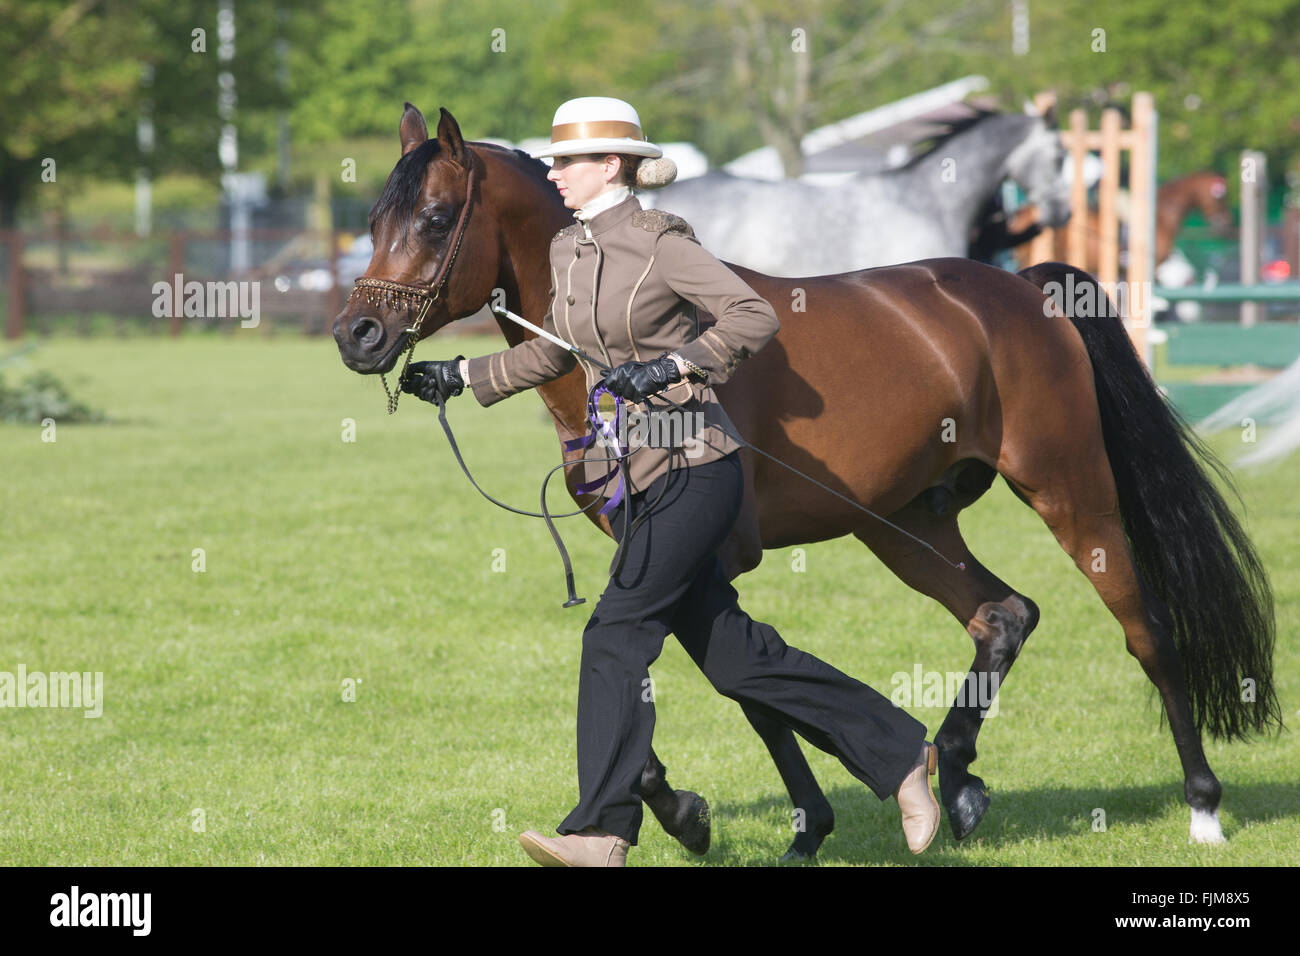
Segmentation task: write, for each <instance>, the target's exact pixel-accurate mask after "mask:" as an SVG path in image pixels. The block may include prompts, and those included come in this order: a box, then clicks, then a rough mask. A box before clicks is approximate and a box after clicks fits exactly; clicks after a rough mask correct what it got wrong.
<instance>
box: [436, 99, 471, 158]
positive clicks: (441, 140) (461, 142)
mask: <svg viewBox="0 0 1300 956" xmlns="http://www.w3.org/2000/svg"><path fill="white" fill-rule="evenodd" d="M438 109H439V112H440V113H441V114H442V116H441V118H439V120H438V150H439V152H441V153H442V155H443V156H444V157H445V158H447V159H450V160H451V161H452V162H453V163H455V164H456V165H457V166H461V167H467V166H468V165H469V160H468V159H467V158H466V155H465V154H466V153H467V152H468V150H466V149H465V139H464V137H462V136H461V135H460V124H459V123H457V122H456V117H454V116H452V115H451V114H450V113H448V112H447V110H446V109H444V108H442V107H439V108H438Z"/></svg>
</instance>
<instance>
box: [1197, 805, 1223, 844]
mask: <svg viewBox="0 0 1300 956" xmlns="http://www.w3.org/2000/svg"><path fill="white" fill-rule="evenodd" d="M1187 842H1188V843H1213V844H1220V845H1221V844H1223V843H1226V842H1227V841H1226V840H1224V839H1223V829H1222V828H1221V827H1220V826H1219V811H1218V810H1215V811H1213V812H1211V813H1206V812H1205V811H1204V810H1193V811H1192V828H1191V834H1190V835H1189V836H1188V838H1187Z"/></svg>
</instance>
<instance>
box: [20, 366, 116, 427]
mask: <svg viewBox="0 0 1300 956" xmlns="http://www.w3.org/2000/svg"><path fill="white" fill-rule="evenodd" d="M47 418H52V419H54V421H55V423H56V424H59V425H63V424H76V423H96V424H98V423H103V422H107V421H108V420H109V419H108V416H107V415H105V414H104V413H103V412H100V411H96V410H95V409H93V408H90V407H89V406H87V405H85V404H83V403H81V402H78V401H77V400H76V399H74V398H73V397H72V396H71V395H70V394H68V389H67V387H66V386H65V385H64V384H63V383H62V382H61V381H59V379H58V378H57V377H56V376H55V375H54V373H52V372H49V371H46V370H44V369H42V370H40V371H37V372H33V373H32V374H31V375H29V376H27V378H26V379H24V380H23V381H22V382H21V383H20V384H18V385H16V386H14V387H12V388H11V387H9V386H8V385H6V384H5V381H4V377H3V376H2V375H0V422H10V423H12V424H18V425H39V424H41V422H43V421H44V420H45V419H47Z"/></svg>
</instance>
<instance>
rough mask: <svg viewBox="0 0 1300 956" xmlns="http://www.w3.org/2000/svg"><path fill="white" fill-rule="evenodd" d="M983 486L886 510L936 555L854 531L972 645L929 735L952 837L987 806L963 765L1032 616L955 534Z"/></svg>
mask: <svg viewBox="0 0 1300 956" xmlns="http://www.w3.org/2000/svg"><path fill="white" fill-rule="evenodd" d="M983 468H987V466H983ZM988 471H989V475H988V478H989V480H991V469H988ZM987 487H988V481H983V482H982V487H979V488H976V489H972V490H971V492H970V493H967V494H962V487H961V484H960V483H958V485H957V486H956V487H955V488H949V487H944V486H939V487H936V488H931V489H928V490H927V491H926V492H924V493H922V494H921V495H920V496H918V497H917V498H916V499H915V500H914V501H913V502H912V503H911V504H909V505H907V506H906V507H904V508H903V509H901V510H900V511H898V512H896V513H895V514H893V515H890V518H889V520H890V521H891V522H892V523H894V524H896V525H898V526H899V527H901V528H903V529H904V530H905V531H907V532H908V533H910V534H913V535H915V536H916V537H918V538H920V539H921V540H923V541H925V542H927V543H928V544H930V545H931V546H932V547H933V548H934V549H935V550H937V551H938V552H939V554H940V555H943V558H941V557H939V556H937V555H936V554H935V553H934V551H931V550H930V549H929V548H925V547H923V546H922V545H920V544H918V543H916V542H915V541H912V540H911V539H909V538H907V537H905V536H904V535H901V534H899V533H898V531H896V530H894V529H892V528H890V527H888V526H887V525H883V524H873V525H871V526H869V527H866V528H864V529H862V530H861V531H859V532H858V533H857V537H858V539H859V540H861V541H862V542H863V543H865V544H866V545H867V546H868V547H869V548H871V550H872V551H873V552H875V554H876V556H877V557H879V558H880V560H881V561H883V562H884V563H885V565H886V566H887V567H888V568H889V569H890V570H891V571H893V572H894V574H896V575H897V576H898V577H899V578H900V579H901V580H902V581H903V582H904V583H905V584H907V585H908V586H909V587H911V588H912V589H914V590H916V591H919V592H920V593H922V594H925V595H927V596H928V597H931V598H934V599H935V600H936V601H938V602H939V603H940V604H942V605H943V606H944V607H945V608H947V609H948V612H949V613H950V614H952V615H953V616H954V617H955V618H956V619H957V620H958V621H960V622H961V623H962V625H963V626H964V627H965V628H966V633H967V634H968V635H969V636H970V638H971V640H972V641H974V643H975V658H974V660H973V661H972V662H971V665H970V669H969V671H968V673H967V674H966V677H965V679H964V681H963V682H962V683H961V685H960V687H959V689H958V691H957V694H956V696H955V698H954V700H953V702H952V706H951V708H950V709H949V711H948V713H947V715H946V716H945V718H944V720H943V723H942V725H941V726H940V727H939V731H938V733H936V734H935V736H934V742H935V745H936V746H937V747H938V748H939V795H940V798H941V799H942V801H943V805H944V809H945V810H946V811H947V813H948V823H949V825H950V826H951V827H952V832H953V836H955V837H956V838H957V839H958V840H961V839H964V838H965V837H967V836H969V835H970V834H971V832H972V831H973V830H974V829H975V827H976V826H977V825H978V824H979V822H980V820H981V819H983V817H984V814H985V813H986V812H987V810H988V808H989V803H990V800H989V794H988V789H987V787H985V785H984V781H983V780H981V779H980V778H979V777H977V776H975V775H973V774H972V773H971V772H970V770H969V767H970V765H971V763H973V762H974V760H975V758H976V749H975V740H976V738H977V737H978V736H979V732H980V729H981V728H982V727H983V724H984V720H985V718H986V717H988V716H993V715H995V714H996V710H995V709H994V704H995V703H996V701H995V695H996V694H997V692H998V689H999V688H1000V687H1001V686H1002V683H1003V682H1004V681H1005V680H1006V677H1007V674H1008V673H1009V672H1010V670H1011V665H1012V664H1014V663H1015V660H1016V657H1017V656H1018V655H1019V653H1020V649H1021V647H1023V646H1024V643H1025V641H1026V640H1027V639H1028V637H1029V634H1030V632H1032V631H1033V629H1034V628H1035V626H1037V624H1038V617H1039V614H1038V606H1037V605H1036V604H1034V602H1033V601H1031V600H1030V599H1029V598H1028V597H1026V596H1025V595H1023V594H1020V593H1018V592H1017V591H1015V590H1014V589H1013V588H1012V587H1011V586H1010V585H1008V584H1007V583H1006V582H1004V581H1002V580H1001V579H1000V578H998V577H997V576H996V575H995V574H993V573H992V572H991V571H989V570H988V569H987V568H985V567H984V565H982V564H981V563H980V562H979V561H978V560H976V558H975V556H974V555H973V554H971V552H970V549H969V548H968V547H967V545H966V542H965V541H964V540H963V539H962V536H961V532H960V530H959V529H958V526H957V515H958V512H959V511H960V510H961V508H962V507H965V505H966V504H969V503H970V502H971V501H973V500H974V498H976V497H978V496H979V494H981V493H982V492H983V490H984V489H987ZM944 558H947V559H948V560H947V561H945V560H944ZM949 562H952V563H951V564H950V563H949ZM957 564H964V565H965V568H964V569H961V568H958V567H955V565H957Z"/></svg>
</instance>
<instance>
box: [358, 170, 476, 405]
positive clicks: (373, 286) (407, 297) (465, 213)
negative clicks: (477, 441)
mask: <svg viewBox="0 0 1300 956" xmlns="http://www.w3.org/2000/svg"><path fill="white" fill-rule="evenodd" d="M474 169H475V167H474V164H473V162H472V161H471V163H470V167H469V179H468V180H467V181H466V185H465V205H464V206H462V207H461V210H460V216H459V217H458V218H457V220H456V231H455V233H454V234H453V236H452V244H451V251H450V252H449V253H448V254H447V257H446V258H445V259H443V260H442V265H441V266H439V267H438V273H437V275H435V276H434V277H433V281H432V282H430V283H429V284H428V285H415V284H413V283H410V282H398V281H396V280H394V279H380V278H376V277H374V276H362V277H361V278H359V279H357V280H356V281H355V282H354V283H353V285H352V294H351V295H349V296H348V301H349V302H350V301H351V300H352V299H355V298H357V297H358V296H360V297H361V298H363V299H365V301H366V302H367V304H369V305H374V306H378V305H382V306H383V307H384V308H386V309H389V310H396V309H399V308H400V309H404V310H406V311H410V309H411V308H413V307H414V306H415V305H416V303H420V311H419V314H418V315H416V317H415V323H414V324H413V325H411V326H408V327H407V328H406V329H404V330H403V331H404V332H405V333H406V336H407V344H406V361H405V362H403V363H402V371H401V374H400V375H398V377H397V391H396V392H394V391H392V390H391V389H390V388H389V387H388V378H387V377H386V376H385V375H384V373H383V372H380V373H379V380H380V381H381V382H383V383H384V394H385V395H387V396H388V414H390V415H391V414H393V413H394V412H395V411H397V401H398V399H399V398H400V397H401V394H402V383H403V382H404V381H406V370H407V369H408V368H409V367H410V365H411V356H412V355H414V354H415V343H417V342H418V341H419V340H420V328H421V326H423V325H424V320H425V318H426V317H427V316H428V314H429V310H430V309H431V308H432V307H433V303H434V302H436V301H437V300H438V298H439V297H440V296H441V295H442V290H443V288H444V287H445V286H446V284H447V276H448V274H449V273H450V272H451V265H452V263H453V262H455V261H456V253H458V252H460V242H461V240H462V239H464V238H465V227H466V225H467V224H468V223H469V210H470V207H471V206H472V205H473V204H474Z"/></svg>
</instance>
